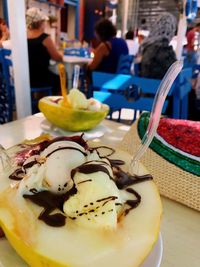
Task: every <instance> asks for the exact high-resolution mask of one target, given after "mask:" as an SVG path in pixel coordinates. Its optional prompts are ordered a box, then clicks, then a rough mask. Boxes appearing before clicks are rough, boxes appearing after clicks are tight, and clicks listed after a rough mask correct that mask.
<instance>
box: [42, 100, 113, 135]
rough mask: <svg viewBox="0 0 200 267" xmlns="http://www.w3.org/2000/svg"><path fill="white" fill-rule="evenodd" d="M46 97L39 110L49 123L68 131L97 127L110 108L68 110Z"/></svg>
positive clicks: (105, 106) (104, 106)
mask: <svg viewBox="0 0 200 267" xmlns="http://www.w3.org/2000/svg"><path fill="white" fill-rule="evenodd" d="M54 98H55V97H44V98H42V99H40V100H39V104H38V107H39V110H40V111H41V112H42V113H43V114H44V116H45V117H46V118H47V120H48V121H49V122H51V123H52V124H53V125H55V126H57V127H59V128H61V129H63V130H66V131H73V132H76V131H77V132H78V131H87V130H90V129H92V128H94V127H95V126H97V125H98V124H99V123H100V122H101V121H102V120H103V119H104V118H105V117H106V115H107V114H108V112H109V107H108V106H107V105H103V108H102V109H101V110H100V111H90V110H81V109H72V108H67V107H65V106H63V105H60V104H57V103H55V102H53V101H51V99H54Z"/></svg>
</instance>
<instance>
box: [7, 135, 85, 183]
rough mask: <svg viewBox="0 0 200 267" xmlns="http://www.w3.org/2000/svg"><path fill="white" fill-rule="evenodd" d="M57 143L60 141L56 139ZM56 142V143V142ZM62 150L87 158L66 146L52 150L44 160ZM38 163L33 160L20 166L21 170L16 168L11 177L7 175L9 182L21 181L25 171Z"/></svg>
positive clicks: (74, 148)
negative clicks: (71, 151) (69, 150)
mask: <svg viewBox="0 0 200 267" xmlns="http://www.w3.org/2000/svg"><path fill="white" fill-rule="evenodd" d="M57 141H60V140H58V139H57ZM57 141H56V142H57ZM64 149H71V150H77V151H79V152H80V153H82V154H83V155H84V156H87V153H86V152H84V151H82V150H81V149H79V148H76V147H71V146H66V147H59V148H57V149H55V150H53V151H52V152H51V153H49V154H48V155H47V156H46V158H48V157H49V156H51V155H52V154H53V153H55V152H56V151H59V150H64ZM38 163H39V162H38V161H37V160H35V159H34V160H33V161H31V162H28V163H26V164H24V165H22V166H21V168H18V169H17V170H15V171H14V172H13V173H12V174H11V175H9V177H8V178H9V179H11V180H16V181H19V180H22V179H23V178H24V176H25V174H26V169H28V168H31V167H32V166H34V165H35V164H38Z"/></svg>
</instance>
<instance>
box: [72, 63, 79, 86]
mask: <svg viewBox="0 0 200 267" xmlns="http://www.w3.org/2000/svg"><path fill="white" fill-rule="evenodd" d="M79 75H80V66H79V65H75V66H74V79H73V88H75V89H78V82H79Z"/></svg>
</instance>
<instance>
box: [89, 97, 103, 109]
mask: <svg viewBox="0 0 200 267" xmlns="http://www.w3.org/2000/svg"><path fill="white" fill-rule="evenodd" d="M101 107H102V104H101V102H99V101H98V100H96V99H94V98H90V99H88V109H89V110H92V111H99V110H100V109H101Z"/></svg>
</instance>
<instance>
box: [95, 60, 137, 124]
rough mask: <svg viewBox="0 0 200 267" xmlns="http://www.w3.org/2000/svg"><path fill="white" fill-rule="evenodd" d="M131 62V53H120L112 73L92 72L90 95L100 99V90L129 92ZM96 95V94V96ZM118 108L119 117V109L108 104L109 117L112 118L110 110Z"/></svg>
mask: <svg viewBox="0 0 200 267" xmlns="http://www.w3.org/2000/svg"><path fill="white" fill-rule="evenodd" d="M132 63H133V56H131V55H121V56H120V58H119V62H118V66H117V71H116V73H114V74H111V73H105V72H96V71H94V72H93V73H92V88H90V90H92V92H90V96H94V97H95V98H97V99H98V98H100V99H101V96H100V95H101V91H105V92H108V94H109V92H113V93H120V94H124V92H125V91H126V92H129V90H128V88H129V87H130V86H131V85H132V75H131V66H132ZM97 95H98V96H97ZM115 110H119V119H120V114H121V109H120V108H118V107H115V106H113V105H110V117H111V118H112V112H113V111H115Z"/></svg>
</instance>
